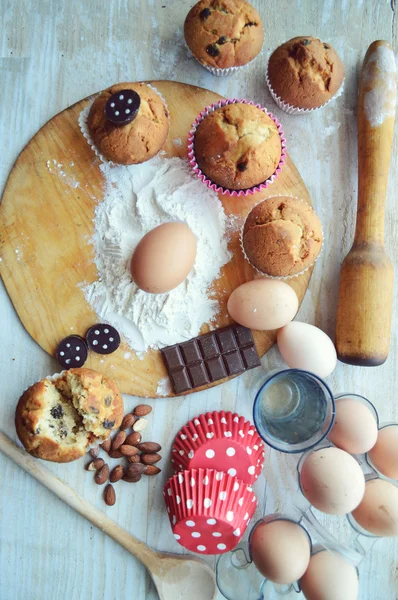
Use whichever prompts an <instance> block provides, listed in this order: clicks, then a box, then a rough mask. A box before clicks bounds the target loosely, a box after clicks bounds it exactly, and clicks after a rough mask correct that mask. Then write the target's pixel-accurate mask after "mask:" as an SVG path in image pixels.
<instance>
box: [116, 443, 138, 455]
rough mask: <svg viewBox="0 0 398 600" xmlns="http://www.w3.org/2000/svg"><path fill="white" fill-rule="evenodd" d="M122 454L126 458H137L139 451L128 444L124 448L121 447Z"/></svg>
mask: <svg viewBox="0 0 398 600" xmlns="http://www.w3.org/2000/svg"><path fill="white" fill-rule="evenodd" d="M120 452H121V453H122V454H123V455H124V456H135V455H136V454H138V453H139V450H138V448H136V447H135V446H129V445H128V444H123V446H120Z"/></svg>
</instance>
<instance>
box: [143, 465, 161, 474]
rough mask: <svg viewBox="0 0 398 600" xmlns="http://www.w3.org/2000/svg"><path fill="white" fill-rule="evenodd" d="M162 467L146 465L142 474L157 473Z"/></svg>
mask: <svg viewBox="0 0 398 600" xmlns="http://www.w3.org/2000/svg"><path fill="white" fill-rule="evenodd" d="M161 470H162V469H159V467H155V465H148V466H147V468H146V471H145V473H144V475H149V476H152V475H157V474H158V473H160V472H161Z"/></svg>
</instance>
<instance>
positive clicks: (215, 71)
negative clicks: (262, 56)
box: [187, 45, 259, 77]
mask: <svg viewBox="0 0 398 600" xmlns="http://www.w3.org/2000/svg"><path fill="white" fill-rule="evenodd" d="M187 48H188V50H189V52H190V54H191V56H193V57H194V59H195V60H196V61H197V62H198V63H199V64H200V65H201V66H202V67H203V68H204V69H206V70H207V71H210V73H211V74H212V75H215V76H216V77H226V76H227V75H232V74H233V73H236V72H237V71H240V70H241V69H245V68H246V67H248V66H249V65H251V64H252V63H253V62H254V61H255V60H256V58H257V57H258V56H259V55H258V54H257V56H255V57H254V58H252V59H251V60H249V62H248V63H246V64H245V65H240V66H239V67H227V68H226V69H221V68H220V67H210V66H209V65H205V64H204V63H202V62H201V61H200V60H198V59H197V58H196V56H195V55H194V54H193V53H192V51H191V50H190V49H189V47H188V45H187Z"/></svg>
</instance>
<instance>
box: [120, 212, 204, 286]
mask: <svg viewBox="0 0 398 600" xmlns="http://www.w3.org/2000/svg"><path fill="white" fill-rule="evenodd" d="M195 258H196V238H195V236H194V234H193V233H192V231H191V230H190V228H189V227H188V226H187V225H185V223H180V222H171V223H163V225H159V226H158V227H155V228H154V229H152V230H151V231H149V232H148V233H147V234H146V235H144V237H143V238H142V240H140V242H139V243H138V245H137V246H136V248H135V250H134V254H133V256H132V258H131V265H130V270H131V276H132V278H133V280H134V283H135V284H136V285H137V286H138V287H139V288H140V289H141V290H143V291H144V292H149V293H150V294H163V293H165V292H169V291H170V290H172V289H174V288H176V287H177V286H179V285H180V284H181V283H182V282H183V281H184V279H186V277H187V276H188V274H189V272H190V270H191V269H192V267H193V265H194V262H195Z"/></svg>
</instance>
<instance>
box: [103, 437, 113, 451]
mask: <svg viewBox="0 0 398 600" xmlns="http://www.w3.org/2000/svg"><path fill="white" fill-rule="evenodd" d="M111 444H112V440H111V438H110V437H108V439H107V440H105V442H102V444H101V448H102V449H103V450H105V452H109V450H110V449H111Z"/></svg>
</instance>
